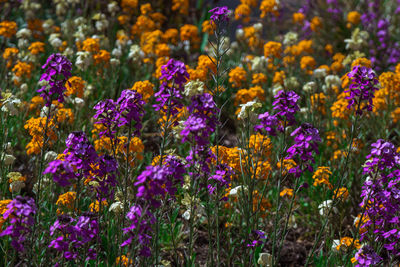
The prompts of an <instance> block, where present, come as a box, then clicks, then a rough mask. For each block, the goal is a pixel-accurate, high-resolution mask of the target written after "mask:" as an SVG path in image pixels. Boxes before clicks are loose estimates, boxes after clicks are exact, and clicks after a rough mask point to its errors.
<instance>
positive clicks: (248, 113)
mask: <svg viewBox="0 0 400 267" xmlns="http://www.w3.org/2000/svg"><path fill="white" fill-rule="evenodd" d="M240 107H241V108H240V112H239V114H238V118H239V119H240V120H245V119H247V118H250V120H253V119H254V118H255V117H257V113H255V110H256V109H257V108H260V107H262V105H261V103H259V102H257V101H250V102H247V103H246V104H241V105H240Z"/></svg>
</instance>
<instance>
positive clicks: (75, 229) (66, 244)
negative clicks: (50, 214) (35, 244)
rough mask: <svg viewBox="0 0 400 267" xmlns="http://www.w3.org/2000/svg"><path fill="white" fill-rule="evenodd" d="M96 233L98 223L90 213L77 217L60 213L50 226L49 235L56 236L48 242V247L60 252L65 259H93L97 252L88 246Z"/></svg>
mask: <svg viewBox="0 0 400 267" xmlns="http://www.w3.org/2000/svg"><path fill="white" fill-rule="evenodd" d="M98 233H99V224H98V222H97V220H96V219H95V218H94V216H93V215H92V214H90V213H87V214H85V215H82V216H80V217H78V218H77V219H74V218H72V217H70V216H68V215H60V216H59V217H58V218H57V220H56V221H55V222H54V224H53V225H52V226H50V236H51V237H53V236H55V235H56V234H58V236H57V237H56V238H55V239H53V240H52V241H51V242H50V245H49V248H54V249H55V250H57V251H58V252H62V254H63V257H64V258H65V259H66V260H67V261H74V262H75V261H76V262H81V261H82V260H86V261H88V260H93V259H96V256H97V254H96V251H95V249H93V248H91V247H90V246H91V245H92V244H94V243H95V241H96V240H97V238H98Z"/></svg>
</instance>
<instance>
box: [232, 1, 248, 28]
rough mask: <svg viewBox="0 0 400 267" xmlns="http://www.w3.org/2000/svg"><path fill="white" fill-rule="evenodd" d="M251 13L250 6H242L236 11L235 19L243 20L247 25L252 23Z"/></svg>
mask: <svg viewBox="0 0 400 267" xmlns="http://www.w3.org/2000/svg"><path fill="white" fill-rule="evenodd" d="M250 13H251V9H250V7H249V6H248V5H246V4H240V5H238V6H237V7H236V9H235V19H236V20H240V19H241V20H242V21H243V22H244V23H247V22H249V21H250Z"/></svg>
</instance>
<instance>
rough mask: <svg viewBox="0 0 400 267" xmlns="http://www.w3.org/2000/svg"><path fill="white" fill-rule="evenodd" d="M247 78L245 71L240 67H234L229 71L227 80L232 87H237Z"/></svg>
mask: <svg viewBox="0 0 400 267" xmlns="http://www.w3.org/2000/svg"><path fill="white" fill-rule="evenodd" d="M246 80H247V73H246V71H245V70H244V69H243V68H242V67H239V66H238V67H236V68H234V69H231V71H230V72H229V82H230V83H231V84H232V87H234V88H239V87H242V86H243V83H244V82H245V81H246Z"/></svg>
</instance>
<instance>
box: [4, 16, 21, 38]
mask: <svg viewBox="0 0 400 267" xmlns="http://www.w3.org/2000/svg"><path fill="white" fill-rule="evenodd" d="M17 29H18V27H17V23H15V22H14V21H7V20H5V21H2V22H0V36H4V37H5V38H11V37H13V36H14V35H15V34H16V33H17Z"/></svg>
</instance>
